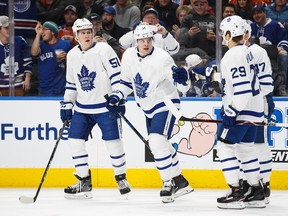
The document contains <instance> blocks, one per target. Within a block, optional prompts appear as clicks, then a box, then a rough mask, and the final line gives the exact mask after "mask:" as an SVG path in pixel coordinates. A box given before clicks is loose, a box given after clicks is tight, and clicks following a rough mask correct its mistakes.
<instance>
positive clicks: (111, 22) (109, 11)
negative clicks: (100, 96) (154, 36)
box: [102, 6, 130, 40]
mask: <svg viewBox="0 0 288 216" xmlns="http://www.w3.org/2000/svg"><path fill="white" fill-rule="evenodd" d="M103 10H104V12H103V14H102V26H103V29H104V30H105V31H106V32H108V33H109V34H110V35H111V36H112V37H114V38H115V39H117V40H119V39H120V38H121V37H122V36H123V35H124V34H126V33H127V32H129V31H130V28H122V27H120V26H119V25H117V23H116V22H115V15H116V11H115V9H114V7H113V6H107V7H104V9H103Z"/></svg>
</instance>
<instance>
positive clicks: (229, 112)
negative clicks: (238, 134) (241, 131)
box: [222, 105, 239, 129]
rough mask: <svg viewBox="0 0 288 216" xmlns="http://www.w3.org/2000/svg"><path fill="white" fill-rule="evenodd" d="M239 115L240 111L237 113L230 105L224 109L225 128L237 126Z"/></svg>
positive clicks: (223, 121) (223, 122)
mask: <svg viewBox="0 0 288 216" xmlns="http://www.w3.org/2000/svg"><path fill="white" fill-rule="evenodd" d="M238 114H239V111H237V110H236V109H235V108H233V107H232V106H231V105H229V106H228V107H227V108H226V109H224V113H223V117H222V118H223V120H222V124H223V126H224V128H227V129H229V128H232V127H234V126H235V124H236V118H237V116H238Z"/></svg>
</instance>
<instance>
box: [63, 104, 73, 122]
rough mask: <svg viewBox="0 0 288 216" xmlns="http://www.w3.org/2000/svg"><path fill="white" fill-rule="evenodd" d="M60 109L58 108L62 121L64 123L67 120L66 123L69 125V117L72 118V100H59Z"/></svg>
mask: <svg viewBox="0 0 288 216" xmlns="http://www.w3.org/2000/svg"><path fill="white" fill-rule="evenodd" d="M60 105H61V110H60V117H61V120H62V122H63V123H64V122H65V121H66V120H67V121H68V125H67V126H69V125H70V122H71V119H72V109H73V106H74V105H73V103H72V102H65V101H60Z"/></svg>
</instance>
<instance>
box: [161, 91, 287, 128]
mask: <svg viewBox="0 0 288 216" xmlns="http://www.w3.org/2000/svg"><path fill="white" fill-rule="evenodd" d="M164 103H165V105H166V106H167V108H168V110H169V111H170V112H171V113H172V114H173V115H174V116H175V118H176V120H178V121H192V122H206V123H222V120H215V119H197V118H187V117H184V116H182V114H181V112H180V111H179V110H178V109H177V107H176V106H175V105H174V104H173V102H172V101H171V100H170V99H169V98H167V97H164ZM236 124H238V125H256V126H276V127H283V128H286V127H287V128H288V125H287V124H285V123H279V122H277V123H276V122H268V123H266V122H250V121H236Z"/></svg>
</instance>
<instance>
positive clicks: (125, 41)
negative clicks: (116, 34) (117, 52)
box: [119, 31, 135, 50]
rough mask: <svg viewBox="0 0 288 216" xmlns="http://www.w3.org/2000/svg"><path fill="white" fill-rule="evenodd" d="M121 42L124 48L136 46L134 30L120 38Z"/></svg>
mask: <svg viewBox="0 0 288 216" xmlns="http://www.w3.org/2000/svg"><path fill="white" fill-rule="evenodd" d="M119 43H120V46H121V48H122V49H124V50H126V49H128V48H129V47H133V46H135V39H134V35H133V31H130V32H127V33H126V34H124V35H123V36H122V37H120V38H119Z"/></svg>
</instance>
